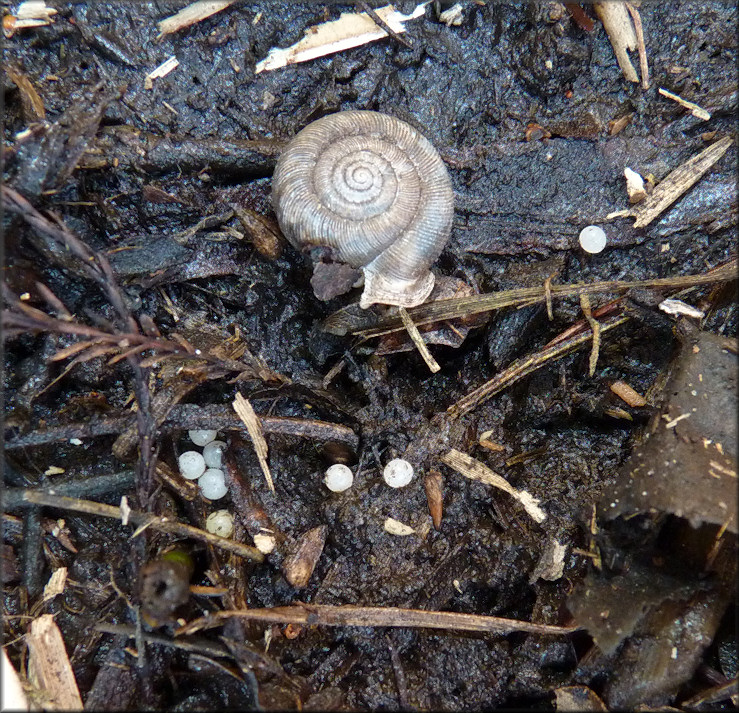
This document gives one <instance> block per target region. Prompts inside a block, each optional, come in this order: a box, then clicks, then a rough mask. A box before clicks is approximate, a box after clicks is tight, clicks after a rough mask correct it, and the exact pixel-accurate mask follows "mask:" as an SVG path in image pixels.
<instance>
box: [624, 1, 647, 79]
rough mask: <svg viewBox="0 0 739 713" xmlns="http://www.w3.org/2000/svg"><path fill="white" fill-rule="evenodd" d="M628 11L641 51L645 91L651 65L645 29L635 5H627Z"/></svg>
mask: <svg viewBox="0 0 739 713" xmlns="http://www.w3.org/2000/svg"><path fill="white" fill-rule="evenodd" d="M626 9H627V10H628V11H629V15H631V21H632V22H633V23H634V30H635V31H636V49H637V50H638V51H639V71H640V72H641V86H642V89H643V90H644V91H646V90H647V89H649V64H648V63H647V46H646V45H645V44H644V29H643V28H642V24H641V15H639V10H637V9H636V8H635V7H634V5H633V4H632V3H630V2H627V3H626Z"/></svg>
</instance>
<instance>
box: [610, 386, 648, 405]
mask: <svg viewBox="0 0 739 713" xmlns="http://www.w3.org/2000/svg"><path fill="white" fill-rule="evenodd" d="M611 391H613V393H614V394H616V396H618V397H619V398H620V399H621V400H622V401H625V402H626V403H627V404H628V405H629V406H632V407H634V408H640V407H642V406H646V405H647V400H646V399H645V398H644V397H643V396H642V395H641V394H640V393H639V392H638V391H634V389H632V388H631V387H630V386H629V385H628V384H627V383H626V382H625V381H614V382H613V383H612V384H611Z"/></svg>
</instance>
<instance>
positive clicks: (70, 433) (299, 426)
mask: <svg viewBox="0 0 739 713" xmlns="http://www.w3.org/2000/svg"><path fill="white" fill-rule="evenodd" d="M259 420H260V422H261V424H262V430H263V431H264V433H270V434H271V433H276V434H281V435H285V436H296V437H300V438H310V439H313V440H316V441H337V442H339V443H346V444H347V445H349V446H351V447H352V448H356V447H357V445H358V443H359V437H358V436H357V434H356V433H355V432H354V431H353V430H352V429H351V428H349V427H348V426H343V425H341V424H339V423H330V422H328V421H319V420H317V419H308V418H290V417H287V416H285V417H283V416H260V417H259ZM135 421H136V415H135V414H132V413H131V412H129V411H127V412H125V413H121V414H119V415H118V416H108V417H105V418H95V417H93V418H90V420H88V421H84V422H77V423H69V424H64V425H54V424H49V425H47V426H45V427H43V428H39V429H37V430H35V431H31V432H30V433H25V434H22V435H19V436H11V435H10V429H8V430H7V431H6V434H5V443H4V446H5V449H6V450H14V449H17V448H28V447H31V446H42V445H44V444H46V443H55V442H57V441H68V440H69V439H70V438H94V437H96V436H106V435H109V434H113V433H123V431H125V430H126V429H127V428H130V427H131V425H132V424H135ZM243 428H244V423H243V421H242V420H241V419H240V418H239V417H238V416H236V414H234V412H233V410H232V409H231V408H230V407H229V406H224V405H221V404H211V405H205V406H201V405H199V404H180V405H177V406H174V407H173V408H172V410H171V411H170V412H169V415H168V416H167V418H166V419H165V421H164V423H162V425H161V426H160V427H159V430H160V432H161V433H171V432H172V431H177V430H183V431H187V430H197V429H207V430H214V431H242V430H243Z"/></svg>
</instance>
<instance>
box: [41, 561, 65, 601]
mask: <svg viewBox="0 0 739 713" xmlns="http://www.w3.org/2000/svg"><path fill="white" fill-rule="evenodd" d="M66 585H67V568H66V567H59V568H58V569H55V570H54V571H53V572H52V573H51V577H49V581H48V582H47V583H46V586H45V587H44V595H43V600H44V601H45V602H48V601H49V600H50V599H53V598H54V597H55V596H56V595H57V594H62V593H63V592H64V587H65V586H66Z"/></svg>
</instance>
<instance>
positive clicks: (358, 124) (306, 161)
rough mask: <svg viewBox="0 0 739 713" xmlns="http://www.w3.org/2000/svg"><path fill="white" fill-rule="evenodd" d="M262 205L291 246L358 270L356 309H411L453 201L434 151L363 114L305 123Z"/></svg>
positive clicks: (398, 125) (423, 291) (444, 236)
mask: <svg viewBox="0 0 739 713" xmlns="http://www.w3.org/2000/svg"><path fill="white" fill-rule="evenodd" d="M272 200H273V204H274V208H275V212H276V214H277V219H278V221H279V223H280V228H281V229H282V232H283V233H284V234H285V236H286V237H287V238H288V239H289V240H290V241H291V242H292V243H293V245H295V246H296V247H298V248H302V247H305V246H309V245H325V246H330V247H331V248H333V251H334V255H335V257H336V259H337V260H339V261H341V262H345V263H347V264H349V265H351V266H352V267H355V268H360V267H361V268H363V270H364V273H365V283H366V284H365V294H364V295H363V297H362V306H368V305H369V304H372V303H374V302H383V303H386V304H402V305H404V306H413V305H414V304H419V303H420V302H423V300H424V299H426V297H427V296H428V293H429V292H430V291H431V288H432V287H433V275H432V274H431V273H430V271H429V267H430V266H431V264H432V263H433V262H434V261H435V260H436V258H437V257H438V256H439V254H440V253H441V251H442V249H443V248H444V245H445V244H446V242H447V240H448V238H449V234H450V231H451V225H452V218H453V214H454V195H453V192H452V187H451V181H450V180H449V175H448V173H447V170H446V167H445V166H444V163H443V161H442V160H441V158H440V156H439V154H438V153H437V152H436V150H435V149H434V147H433V146H432V145H431V144H430V142H429V141H428V140H427V139H426V138H425V137H424V136H422V135H421V134H419V133H418V132H417V131H416V130H415V129H414V128H413V127H412V126H410V125H408V124H406V123H405V122H403V121H400V120H399V119H395V118H393V117H391V116H388V115H386V114H379V113H377V112H372V111H347V112H340V113H338V114H332V115H330V116H326V117H324V118H322V119H319V120H318V121H315V122H313V123H312V124H309V125H308V126H307V127H306V128H304V129H303V130H302V131H300V132H299V133H298V134H297V135H296V136H295V138H294V139H293V140H292V141H291V142H290V143H289V144H288V146H287V148H286V149H285V151H284V152H283V153H282V155H281V156H280V159H279V161H278V162H277V167H276V169H275V173H274V177H273V182H272Z"/></svg>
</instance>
